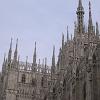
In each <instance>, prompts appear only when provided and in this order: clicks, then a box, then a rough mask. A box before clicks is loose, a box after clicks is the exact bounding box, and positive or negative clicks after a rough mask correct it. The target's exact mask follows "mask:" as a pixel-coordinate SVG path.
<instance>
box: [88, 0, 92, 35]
mask: <svg viewBox="0 0 100 100" xmlns="http://www.w3.org/2000/svg"><path fill="white" fill-rule="evenodd" d="M88 31H89V33H90V32H93V22H92V13H91V2H90V1H89V23H88Z"/></svg>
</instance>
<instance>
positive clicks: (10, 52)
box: [8, 38, 12, 65]
mask: <svg viewBox="0 0 100 100" xmlns="http://www.w3.org/2000/svg"><path fill="white" fill-rule="evenodd" d="M11 56H12V38H11V43H10V49H9V52H8V64H9V65H10V63H11Z"/></svg>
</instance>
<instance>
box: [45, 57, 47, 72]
mask: <svg viewBox="0 0 100 100" xmlns="http://www.w3.org/2000/svg"><path fill="white" fill-rule="evenodd" d="M46 72H47V58H45V73H46Z"/></svg>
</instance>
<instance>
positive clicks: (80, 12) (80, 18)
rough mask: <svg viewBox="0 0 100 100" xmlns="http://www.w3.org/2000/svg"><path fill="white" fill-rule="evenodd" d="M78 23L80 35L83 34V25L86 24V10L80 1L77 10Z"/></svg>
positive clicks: (80, 0)
mask: <svg viewBox="0 0 100 100" xmlns="http://www.w3.org/2000/svg"><path fill="white" fill-rule="evenodd" d="M76 14H77V21H78V28H77V29H78V33H83V24H84V8H83V6H82V0H79V4H78V8H77V12H76Z"/></svg>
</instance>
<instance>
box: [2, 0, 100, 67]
mask: <svg viewBox="0 0 100 100" xmlns="http://www.w3.org/2000/svg"><path fill="white" fill-rule="evenodd" d="M90 1H91V2H92V14H93V20H94V24H95V22H96V21H98V22H99V21H100V0H90ZM88 2H89V0H83V5H84V9H85V23H87V19H88ZM77 5H78V0H0V66H1V65H2V62H3V56H4V53H6V55H7V53H8V49H9V44H10V39H11V37H12V38H13V50H14V49H15V43H16V39H17V38H18V39H19V47H18V52H19V55H20V60H22V61H25V59H26V56H28V61H29V62H32V57H33V52H34V42H35V41H36V42H37V61H38V59H39V58H40V59H41V60H42V59H43V58H44V57H47V58H48V64H51V57H52V48H53V45H55V46H56V57H57V56H58V51H59V48H60V46H61V36H62V32H64V34H65V38H66V27H67V25H68V26H69V33H70V34H73V30H74V27H73V26H74V21H75V20H76V8H77ZM41 62H42V61H41ZM0 68H1V67H0Z"/></svg>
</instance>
